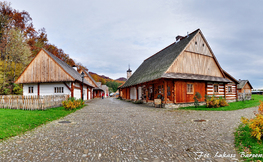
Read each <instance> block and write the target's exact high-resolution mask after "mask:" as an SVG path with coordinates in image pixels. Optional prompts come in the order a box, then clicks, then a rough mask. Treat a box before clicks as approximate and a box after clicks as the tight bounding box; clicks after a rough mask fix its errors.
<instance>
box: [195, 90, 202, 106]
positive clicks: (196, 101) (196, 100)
mask: <svg viewBox="0 0 263 162" xmlns="http://www.w3.org/2000/svg"><path fill="white" fill-rule="evenodd" d="M201 98H202V96H201V94H200V93H199V92H196V93H195V95H194V105H195V107H198V106H199V101H198V100H200V99H201Z"/></svg>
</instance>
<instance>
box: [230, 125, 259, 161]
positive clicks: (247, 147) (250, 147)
mask: <svg viewBox="0 0 263 162" xmlns="http://www.w3.org/2000/svg"><path fill="white" fill-rule="evenodd" d="M235 146H236V148H237V150H238V151H239V152H240V156H241V158H243V159H244V160H245V161H257V160H261V161H262V160H263V145H262V141H258V140H257V139H256V138H253V137H251V133H250V129H249V127H248V125H245V124H240V125H239V127H238V128H237V130H236V132H235ZM253 156H254V157H253ZM256 156H257V157H256ZM258 156H262V157H258Z"/></svg>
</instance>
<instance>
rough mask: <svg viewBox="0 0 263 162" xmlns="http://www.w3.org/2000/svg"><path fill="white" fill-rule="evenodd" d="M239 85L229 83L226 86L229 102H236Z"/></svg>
mask: <svg viewBox="0 0 263 162" xmlns="http://www.w3.org/2000/svg"><path fill="white" fill-rule="evenodd" d="M236 88H237V85H236V84H235V83H228V84H226V85H225V92H226V93H225V94H226V99H227V100H235V99H236V97H237V94H236Z"/></svg>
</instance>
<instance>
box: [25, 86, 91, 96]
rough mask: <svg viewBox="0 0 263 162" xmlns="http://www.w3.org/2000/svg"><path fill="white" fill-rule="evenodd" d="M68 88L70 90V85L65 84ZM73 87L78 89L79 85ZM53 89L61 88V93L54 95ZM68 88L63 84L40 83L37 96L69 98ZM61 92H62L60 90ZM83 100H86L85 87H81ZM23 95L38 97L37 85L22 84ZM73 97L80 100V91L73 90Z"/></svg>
mask: <svg viewBox="0 0 263 162" xmlns="http://www.w3.org/2000/svg"><path fill="white" fill-rule="evenodd" d="M66 84H67V85H68V87H70V88H71V83H70V82H67V83H66ZM74 86H77V87H80V84H74ZM29 87H33V93H29V92H30V91H31V92H32V88H30V90H29ZM55 87H60V88H62V87H63V93H62V92H60V93H55ZM68 87H67V86H66V85H65V84H64V83H40V84H39V95H62V94H67V95H70V96H71V91H70V90H69V89H68ZM61 91H62V90H61ZM83 92H84V93H83V99H84V100H87V86H83ZM23 95H24V96H32V95H38V84H37V83H34V84H33V83H32V84H23ZM74 97H75V98H76V99H80V98H81V89H77V88H74ZM89 99H91V97H90V92H89Z"/></svg>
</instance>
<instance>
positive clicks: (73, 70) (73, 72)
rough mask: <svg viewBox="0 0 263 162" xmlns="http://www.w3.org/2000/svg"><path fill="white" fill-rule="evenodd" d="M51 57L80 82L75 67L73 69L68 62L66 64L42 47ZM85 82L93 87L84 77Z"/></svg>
mask: <svg viewBox="0 0 263 162" xmlns="http://www.w3.org/2000/svg"><path fill="white" fill-rule="evenodd" d="M42 49H43V50H44V51H45V52H46V53H47V54H48V55H49V56H50V57H51V58H52V59H54V61H56V62H57V63H58V64H59V66H60V67H61V68H62V69H64V70H65V71H66V72H67V73H68V75H70V76H71V77H72V78H74V79H75V80H78V81H80V82H82V78H81V75H80V74H79V72H77V71H76V70H75V69H73V67H71V66H70V65H69V64H67V63H66V62H64V61H62V60H61V59H60V58H58V57H57V56H55V55H53V54H52V53H51V52H49V51H48V50H46V49H44V48H42ZM83 81H84V83H85V84H87V85H89V86H91V87H93V85H91V84H90V83H89V82H88V81H87V80H86V79H84V80H83Z"/></svg>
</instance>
